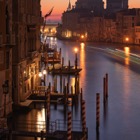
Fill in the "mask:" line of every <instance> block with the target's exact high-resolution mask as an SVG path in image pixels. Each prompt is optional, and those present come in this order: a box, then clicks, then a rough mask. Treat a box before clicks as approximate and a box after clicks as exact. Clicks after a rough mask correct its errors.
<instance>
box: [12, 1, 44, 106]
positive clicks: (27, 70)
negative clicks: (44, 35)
mask: <svg viewBox="0 0 140 140" xmlns="http://www.w3.org/2000/svg"><path fill="white" fill-rule="evenodd" d="M12 2H13V5H14V6H13V31H14V32H15V34H16V45H15V47H14V48H13V62H12V63H13V101H14V105H19V104H20V102H22V101H25V100H26V98H27V97H28V96H29V95H30V94H31V90H32V89H35V88H36V87H37V86H38V83H39V77H38V71H39V68H40V65H39V64H40V53H39V50H40V26H41V24H42V23H43V18H42V17H41V9H40V8H41V6H40V0H18V1H17V0H13V1H12Z"/></svg>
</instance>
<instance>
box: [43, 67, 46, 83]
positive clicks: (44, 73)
mask: <svg viewBox="0 0 140 140" xmlns="http://www.w3.org/2000/svg"><path fill="white" fill-rule="evenodd" d="M46 74H47V71H46V69H44V70H43V75H44V86H46V82H45V81H46Z"/></svg>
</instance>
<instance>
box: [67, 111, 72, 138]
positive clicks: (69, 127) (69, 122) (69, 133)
mask: <svg viewBox="0 0 140 140" xmlns="http://www.w3.org/2000/svg"><path fill="white" fill-rule="evenodd" d="M67 140H72V113H71V112H70V111H69V112H68V118H67Z"/></svg>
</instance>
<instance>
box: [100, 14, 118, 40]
mask: <svg viewBox="0 0 140 140" xmlns="http://www.w3.org/2000/svg"><path fill="white" fill-rule="evenodd" d="M102 31H103V41H105V42H116V16H115V14H114V15H109V16H107V15H106V16H104V19H103V30H102Z"/></svg>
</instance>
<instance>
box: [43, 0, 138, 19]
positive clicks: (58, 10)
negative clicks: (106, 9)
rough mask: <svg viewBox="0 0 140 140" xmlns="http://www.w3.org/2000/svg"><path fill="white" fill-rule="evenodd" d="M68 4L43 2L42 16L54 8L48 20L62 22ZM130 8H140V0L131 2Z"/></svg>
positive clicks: (54, 0) (65, 0)
mask: <svg viewBox="0 0 140 140" xmlns="http://www.w3.org/2000/svg"><path fill="white" fill-rule="evenodd" d="M105 1H106V0H104V2H105ZM70 2H71V5H75V2H76V0H70ZM68 3H69V0H41V9H42V15H43V16H44V15H45V14H46V13H48V11H49V10H50V9H51V8H52V7H53V6H54V9H53V12H52V14H51V16H50V17H48V20H61V15H62V13H63V12H64V11H65V10H66V9H67V7H68ZM129 8H140V0H129Z"/></svg>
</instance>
